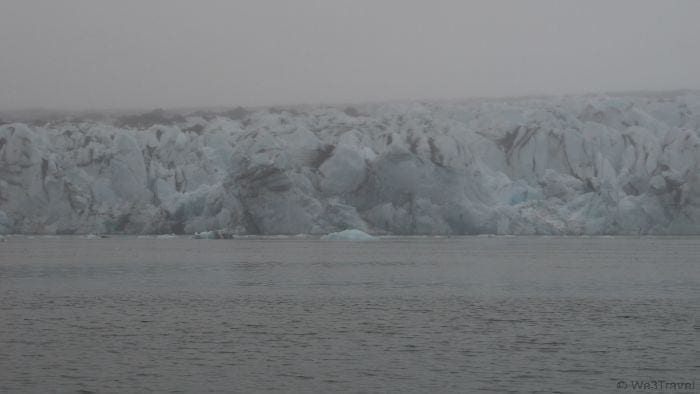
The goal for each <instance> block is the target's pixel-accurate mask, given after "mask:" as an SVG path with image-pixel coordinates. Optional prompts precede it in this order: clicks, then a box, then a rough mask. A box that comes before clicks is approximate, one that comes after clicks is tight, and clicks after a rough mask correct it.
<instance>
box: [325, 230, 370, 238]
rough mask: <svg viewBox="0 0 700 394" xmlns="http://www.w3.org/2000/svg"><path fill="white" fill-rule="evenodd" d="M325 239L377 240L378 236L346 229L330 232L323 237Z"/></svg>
mask: <svg viewBox="0 0 700 394" xmlns="http://www.w3.org/2000/svg"><path fill="white" fill-rule="evenodd" d="M321 239H322V240H325V241H375V240H377V239H378V238H377V237H373V236H371V235H369V234H367V233H366V232H364V231H360V230H355V229H353V230H345V231H340V232H337V233H330V234H327V235H324V236H323V237H321Z"/></svg>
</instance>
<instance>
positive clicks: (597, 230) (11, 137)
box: [0, 91, 700, 238]
mask: <svg viewBox="0 0 700 394" xmlns="http://www.w3.org/2000/svg"><path fill="white" fill-rule="evenodd" d="M2 118H3V119H4V123H3V124H1V125H0V234H12V233H23V234H135V235H137V234H191V235H194V234H196V233H199V234H200V235H199V236H200V237H205V234H207V235H206V237H209V236H211V237H215V238H217V237H218V238H231V237H233V236H234V235H235V236H239V235H241V236H242V235H295V234H311V235H323V234H329V233H334V232H340V231H342V230H345V229H348V228H353V229H357V230H360V231H363V232H372V233H379V234H396V235H459V234H499V235H509V234H510V235H521V234H522V235H528V234H541V235H557V234H570V235H584V234H586V235H605V234H608V235H611V234H634V235H637V234H700V168H699V165H700V93H699V92H692V91H688V92H675V93H668V94H637V95H585V96H564V97H546V98H522V99H489V100H469V101H440V102H401V103H379V104H364V105H356V106H353V107H343V106H328V105H326V106H324V105H316V106H313V105H307V106H295V107H285V108H279V107H276V108H257V109H240V108H239V109H236V110H232V111H214V110H211V111H202V110H197V111H189V112H188V111H184V110H183V111H178V112H166V111H154V112H150V113H146V114H138V113H133V114H127V115H124V114H104V116H101V117H97V118H96V117H81V116H80V115H75V114H73V115H71V114H67V115H61V116H56V117H54V118H40V119H39V118H38V119H24V118H22V119H21V118H16V119H13V118H12V115H11V114H2ZM211 229H224V230H217V233H213V234H211V235H209V234H208V233H207V232H208V231H211Z"/></svg>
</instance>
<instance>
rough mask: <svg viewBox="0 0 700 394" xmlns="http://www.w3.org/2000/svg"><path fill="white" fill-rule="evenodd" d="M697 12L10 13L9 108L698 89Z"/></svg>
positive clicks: (13, 0) (462, 6) (204, 5)
mask: <svg viewBox="0 0 700 394" xmlns="http://www.w3.org/2000/svg"><path fill="white" fill-rule="evenodd" d="M698 15H700V1H695V0H686V1H682V0H674V1H642V0H617V1H609V0H595V1H593V0H586V1H578V0H576V1H566V0H530V1H519V0H513V1H505V0H501V1H498V0H496V1H494V0H485V1H465V0H454V1H452V0H433V1H427V0H421V1H418V0H295V1H286V0H279V1H273V0H226V1H214V0H210V1H182V0H177V1H176V0H167V1H166V0H162V1H156V0H149V1H143V0H138V1H137V0H120V1H116V0H114V1H107V0H105V1H95V0H63V1H55V0H48V1H39V0H32V1H28V0H3V1H2V4H0V87H1V88H0V109H6V110H7V109H21V108H29V107H31V108H39V107H42V108H57V109H91V108H93V109H102V108H141V107H143V108H149V107H150V108H152V107H204V106H234V105H248V106H250V105H265V104H296V103H319V102H355V101H377V100H392V99H431V98H466V97H483V96H512V95H528V94H569V93H586V92H600V91H621V90H666V89H682V88H692V89H697V88H699V87H700V51H698V39H699V38H700V24H699V23H697V17H698Z"/></svg>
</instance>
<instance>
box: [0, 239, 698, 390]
mask: <svg viewBox="0 0 700 394" xmlns="http://www.w3.org/2000/svg"><path fill="white" fill-rule="evenodd" d="M699 334H700V238H620V237H615V238H556V237H552V238H549V237H539V238H536V237H515V238H508V237H494V238H485V237H466V238H449V239H448V238H443V239H441V238H390V239H383V240H381V241H377V242H364V243H353V242H332V241H320V240H310V239H293V238H292V239H245V240H232V241H208V240H192V239H186V238H178V239H174V240H165V239H137V238H110V239H98V240H86V239H81V238H77V237H66V238H42V237H35V238H26V237H11V238H9V239H8V241H7V242H5V243H0V392H100V393H101V392H115V393H116V392H147V391H157V392H163V391H167V392H207V391H215V392H260V391H275V392H402V393H403V392H506V391H510V392H537V391H541V392H616V393H620V392H626V391H627V392H632V390H618V389H617V384H618V382H620V381H624V382H631V381H633V380H647V381H648V380H666V381H682V382H692V381H694V380H695V381H698V383H700V340H699ZM697 386H698V384H697V383H696V387H697ZM647 392H649V391H647ZM666 392H668V391H666ZM684 392H694V391H684Z"/></svg>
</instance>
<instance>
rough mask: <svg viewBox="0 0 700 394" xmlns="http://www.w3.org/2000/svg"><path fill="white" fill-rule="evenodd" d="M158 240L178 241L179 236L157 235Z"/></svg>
mask: <svg viewBox="0 0 700 394" xmlns="http://www.w3.org/2000/svg"><path fill="white" fill-rule="evenodd" d="M156 239H177V235H175V234H161V235H156Z"/></svg>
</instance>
